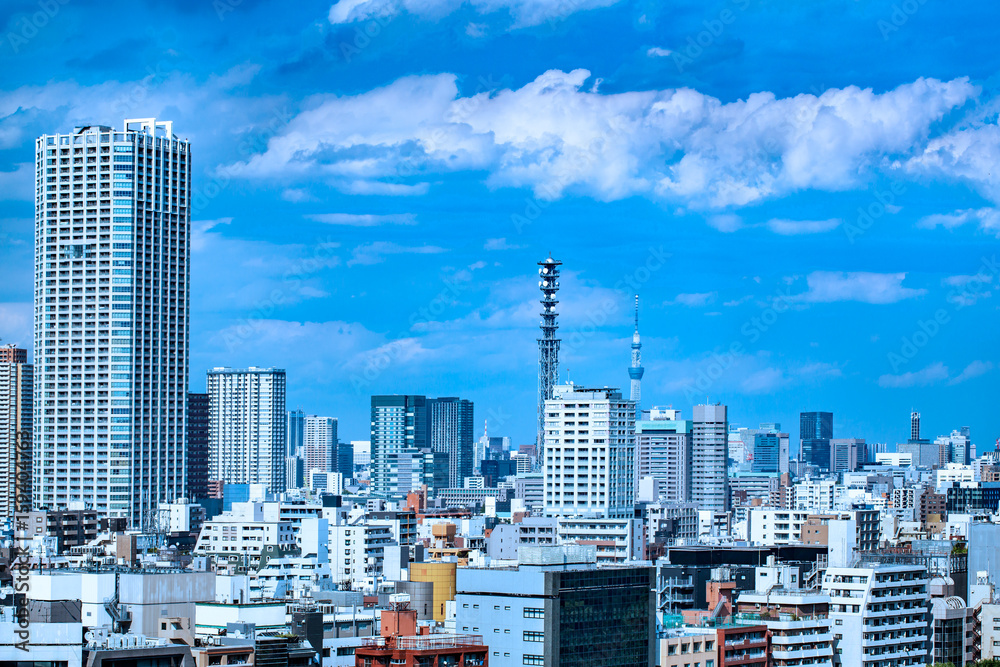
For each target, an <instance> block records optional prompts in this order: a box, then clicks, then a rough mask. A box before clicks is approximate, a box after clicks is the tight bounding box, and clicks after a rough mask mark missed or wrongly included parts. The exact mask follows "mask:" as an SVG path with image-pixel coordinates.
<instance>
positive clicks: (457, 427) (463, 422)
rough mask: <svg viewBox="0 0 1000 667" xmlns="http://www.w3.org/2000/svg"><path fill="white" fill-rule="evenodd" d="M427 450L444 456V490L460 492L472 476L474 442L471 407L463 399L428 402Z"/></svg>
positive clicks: (431, 400)
mask: <svg viewBox="0 0 1000 667" xmlns="http://www.w3.org/2000/svg"><path fill="white" fill-rule="evenodd" d="M427 413H428V418H429V420H430V443H429V444H430V447H431V449H432V450H434V451H435V452H441V453H443V454H447V455H448V486H450V487H452V488H462V486H464V484H465V479H466V477H471V476H472V466H473V458H474V456H475V452H474V451H473V447H474V442H473V437H472V428H473V426H472V424H473V404H472V401H469V400H466V399H464V398H430V399H428V400H427Z"/></svg>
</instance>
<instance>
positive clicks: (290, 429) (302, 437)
mask: <svg viewBox="0 0 1000 667" xmlns="http://www.w3.org/2000/svg"><path fill="white" fill-rule="evenodd" d="M286 429H287V433H288V455H289V456H301V455H302V448H303V447H305V444H306V413H305V412H303V411H302V410H289V411H288V424H287V426H286Z"/></svg>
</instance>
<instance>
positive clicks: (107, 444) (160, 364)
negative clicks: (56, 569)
mask: <svg viewBox="0 0 1000 667" xmlns="http://www.w3.org/2000/svg"><path fill="white" fill-rule="evenodd" d="M35 146H36V151H35V189H36V197H35V239H36V241H35V341H34V351H35V355H34V356H35V369H34V370H35V377H34V393H35V396H34V411H35V414H34V420H33V421H34V425H35V427H36V428H35V432H34V436H35V437H34V440H35V447H34V449H33V453H34V457H33V482H34V484H33V496H34V501H35V502H34V504H35V507H36V508H48V509H59V508H62V507H66V506H68V504H69V503H71V502H74V501H79V502H83V503H86V504H88V506H89V507H92V508H93V509H95V510H97V511H98V512H102V513H106V514H108V515H109V516H114V517H127V518H129V519H130V521H131V524H132V526H134V527H142V526H145V525H147V524H148V522H149V521H150V520H151V519H152V517H153V516H154V514H155V511H156V509H157V507H158V504H159V503H161V502H164V501H169V500H173V499H174V498H178V497H182V496H184V495H185V488H184V476H185V469H184V457H185V439H186V437H187V433H186V426H185V411H186V404H187V390H188V338H189V318H188V311H189V300H188V294H189V282H188V281H189V275H190V271H189V267H188V257H189V256H190V247H191V238H190V209H189V200H190V187H191V171H190V169H191V153H190V145H189V144H188V142H187V141H185V140H182V139H179V138H178V137H177V136H176V135H174V133H173V127H172V123H171V122H170V121H157V120H156V119H154V118H144V119H139V120H126V121H125V123H124V127H123V129H121V130H117V131H116V130H113V129H112V128H111V127H107V126H102V125H87V126H82V127H77V128H75V129H74V130H73V132H71V133H68V134H54V135H43V136H41V137H39V138H38V140H37V141H36V144H35Z"/></svg>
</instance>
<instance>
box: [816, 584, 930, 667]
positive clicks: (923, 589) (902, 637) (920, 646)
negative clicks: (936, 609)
mask: <svg viewBox="0 0 1000 667" xmlns="http://www.w3.org/2000/svg"><path fill="white" fill-rule="evenodd" d="M927 587H928V579H927V570H926V569H925V568H924V567H914V566H909V565H896V566H889V565H870V566H864V567H857V568H849V567H831V568H829V569H828V570H827V571H826V574H825V575H824V576H823V585H822V588H823V592H824V593H826V594H828V595H829V596H830V618H832V619H833V633H834V635H833V641H834V664H835V665H838V667H839V666H841V665H842V666H843V667H881V666H883V665H894V666H895V665H901V666H905V665H923V664H925V663H926V662H928V658H929V656H930V634H929V632H930V626H929V624H928V621H929V613H930V595H929V593H928V588H927Z"/></svg>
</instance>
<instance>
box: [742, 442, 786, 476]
mask: <svg viewBox="0 0 1000 667" xmlns="http://www.w3.org/2000/svg"><path fill="white" fill-rule="evenodd" d="M781 440H782V439H781V435H780V434H778V433H755V434H754V436H753V463H752V464H751V466H750V469H751V470H752V471H753V472H779V471H780V469H781ZM785 442H786V443H787V442H788V438H785ZM787 451H788V450H787V448H786V449H785V452H786V453H787ZM785 465H786V467H787V459H786V464H785Z"/></svg>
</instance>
